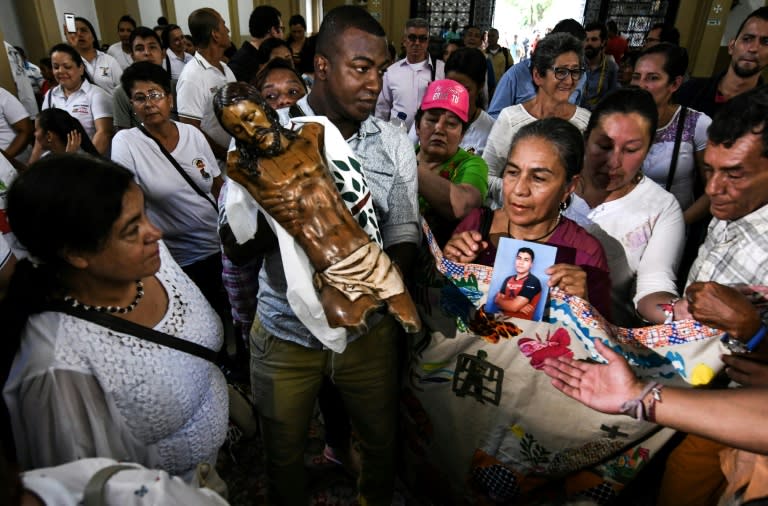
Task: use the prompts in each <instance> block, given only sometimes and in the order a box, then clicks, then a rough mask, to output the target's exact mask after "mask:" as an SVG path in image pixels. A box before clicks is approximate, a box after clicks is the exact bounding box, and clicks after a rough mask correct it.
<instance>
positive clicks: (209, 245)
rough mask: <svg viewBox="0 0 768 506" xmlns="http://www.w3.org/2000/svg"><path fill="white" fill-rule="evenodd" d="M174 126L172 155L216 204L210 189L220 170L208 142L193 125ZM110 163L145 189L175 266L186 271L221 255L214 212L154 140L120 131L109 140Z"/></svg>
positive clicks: (133, 131)
mask: <svg viewBox="0 0 768 506" xmlns="http://www.w3.org/2000/svg"><path fill="white" fill-rule="evenodd" d="M174 124H175V125H176V128H178V130H179V143H178V144H177V145H176V148H175V149H174V150H173V151H171V156H173V158H175V159H176V161H177V162H178V163H179V165H180V166H181V167H182V168H183V169H184V170H185V172H186V173H187V174H188V175H189V177H190V178H191V179H192V181H193V182H194V183H195V184H196V185H197V186H198V188H200V189H201V190H202V191H204V192H205V193H206V194H208V197H209V198H210V199H211V200H213V201H214V202H215V201H216V199H215V198H214V197H213V195H211V185H212V183H213V178H214V177H216V176H218V175H220V174H221V172H220V171H219V166H218V164H217V163H216V158H215V157H214V156H213V151H211V147H210V146H209V145H208V141H207V140H206V139H205V136H203V134H202V133H200V131H199V130H198V129H197V128H195V127H193V126H192V125H187V124H184V123H178V122H174ZM112 160H113V161H115V162H117V163H119V164H120V165H123V166H124V167H126V168H127V169H128V170H130V171H131V172H133V174H134V176H135V178H136V183H137V184H138V185H139V186H140V187H141V189H142V190H144V195H145V198H146V202H147V210H148V211H147V212H148V215H149V218H150V220H151V221H152V222H153V223H154V224H155V225H157V227H158V228H159V229H160V230H162V231H163V240H164V241H165V244H166V246H168V250H169V251H170V252H171V255H173V258H174V260H176V262H177V263H178V264H179V265H181V266H182V267H185V266H187V265H190V264H192V263H195V262H197V261H198V260H202V259H204V258H207V257H209V256H211V255H213V254H215V253H218V252H219V251H220V247H221V246H220V241H219V234H218V232H217V228H216V227H217V224H218V218H219V217H218V212H217V211H216V210H214V209H213V206H212V205H211V204H210V202H207V201H206V200H205V199H203V197H201V196H200V195H198V193H197V192H195V190H194V189H192V188H191V187H190V186H189V184H188V183H187V182H186V181H185V180H184V178H183V177H182V176H181V175H180V174H179V173H178V171H177V170H176V169H175V168H174V167H173V165H172V164H171V162H170V161H168V159H167V158H166V157H165V155H163V153H162V151H160V148H159V147H158V146H157V143H156V142H155V141H154V140H152V139H150V138H149V137H147V136H146V135H144V134H143V133H142V132H141V130H139V129H138V128H130V129H128V130H120V131H119V132H118V133H117V134H116V135H115V137H114V139H112Z"/></svg>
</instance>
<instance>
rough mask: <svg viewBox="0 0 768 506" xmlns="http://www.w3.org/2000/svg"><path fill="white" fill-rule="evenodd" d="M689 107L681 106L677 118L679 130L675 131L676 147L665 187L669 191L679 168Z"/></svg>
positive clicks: (673, 150)
mask: <svg viewBox="0 0 768 506" xmlns="http://www.w3.org/2000/svg"><path fill="white" fill-rule="evenodd" d="M687 111H688V108H687V107H685V106H684V105H681V106H680V115H679V116H678V118H677V132H675V147H674V148H673V149H672V160H671V162H670V164H669V173H668V174H667V184H666V186H665V189H666V190H667V191H669V189H670V188H672V181H673V180H674V179H675V171H676V170H677V155H678V154H679V153H680V143H681V142H682V140H683V130H685V113H686V112H687Z"/></svg>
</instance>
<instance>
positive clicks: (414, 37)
mask: <svg viewBox="0 0 768 506" xmlns="http://www.w3.org/2000/svg"><path fill="white" fill-rule="evenodd" d="M417 40H418V41H419V42H426V41H428V40H429V35H415V34H413V33H409V34H408V41H409V42H416V41H417Z"/></svg>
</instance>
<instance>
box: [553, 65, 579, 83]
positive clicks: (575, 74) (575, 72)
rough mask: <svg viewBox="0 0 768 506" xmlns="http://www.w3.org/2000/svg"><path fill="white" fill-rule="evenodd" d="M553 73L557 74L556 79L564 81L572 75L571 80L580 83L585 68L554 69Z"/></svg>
mask: <svg viewBox="0 0 768 506" xmlns="http://www.w3.org/2000/svg"><path fill="white" fill-rule="evenodd" d="M552 72H554V73H555V79H557V80H558V81H562V80H563V79H565V78H566V77H568V75H569V74H570V76H571V79H573V80H574V81H578V80H579V79H581V75H582V74H583V73H584V69H583V68H578V69H569V68H568V67H552Z"/></svg>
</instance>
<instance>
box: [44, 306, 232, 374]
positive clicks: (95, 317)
mask: <svg viewBox="0 0 768 506" xmlns="http://www.w3.org/2000/svg"><path fill="white" fill-rule="evenodd" d="M46 309H48V310H50V311H57V312H59V313H66V314H69V315H72V316H75V317H77V318H81V319H83V320H88V321H90V322H93V323H95V324H97V325H101V326H102V327H106V328H108V329H110V330H114V331H115V332H120V333H123V334H130V335H132V336H135V337H138V338H139V339H144V340H145V341H149V342H151V343H155V344H160V345H162V346H167V347H168V348H173V349H174V350H179V351H183V352H184V353H189V354H190V355H194V356H196V357H199V358H202V359H204V360H207V361H209V362H212V363H214V364H217V361H218V360H217V359H218V353H216V352H215V351H213V350H212V349H210V348H206V347H205V346H202V345H200V344H197V343H193V342H191V341H186V340H184V339H179V338H178V337H173V336H171V335H168V334H166V333H164V332H159V331H157V330H155V329H151V328H149V327H145V326H144V325H139V324H138V323H133V322H131V321H128V320H124V319H122V318H118V317H117V316H113V315H111V314H108V313H100V312H97V311H86V310H85V309H82V308H76V307H72V306H71V305H69V304H66V303H64V302H62V303H52V304H50V305H49V306H48V307H47V308H46Z"/></svg>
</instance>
